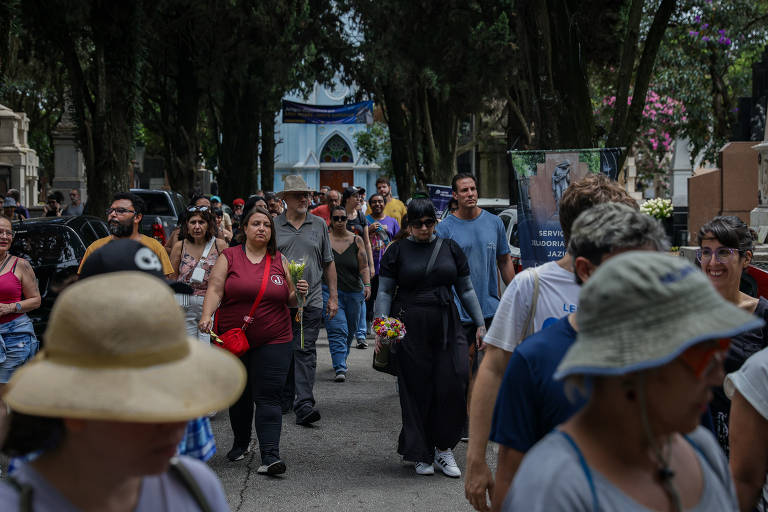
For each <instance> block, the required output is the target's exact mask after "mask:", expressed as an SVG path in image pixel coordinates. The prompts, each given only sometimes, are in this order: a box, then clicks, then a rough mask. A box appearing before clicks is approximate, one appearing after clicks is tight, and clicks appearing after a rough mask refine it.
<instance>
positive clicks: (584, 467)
mask: <svg viewBox="0 0 768 512" xmlns="http://www.w3.org/2000/svg"><path fill="white" fill-rule="evenodd" d="M555 432H557V433H558V434H560V435H561V436H563V437H564V438H565V440H566V441H568V444H570V445H571V448H573V450H574V451H575V452H576V456H577V457H578V458H579V465H580V466H581V470H582V471H583V472H584V476H585V477H586V478H587V483H588V484H589V492H590V493H591V494H592V510H593V511H594V512H600V503H599V502H598V500H597V488H596V487H595V480H594V478H593V477H592V471H591V470H590V469H589V464H587V459H585V458H584V454H583V453H581V449H580V448H579V445H578V444H576V441H574V439H573V438H572V437H571V436H570V435H568V433H566V432H564V431H562V430H555Z"/></svg>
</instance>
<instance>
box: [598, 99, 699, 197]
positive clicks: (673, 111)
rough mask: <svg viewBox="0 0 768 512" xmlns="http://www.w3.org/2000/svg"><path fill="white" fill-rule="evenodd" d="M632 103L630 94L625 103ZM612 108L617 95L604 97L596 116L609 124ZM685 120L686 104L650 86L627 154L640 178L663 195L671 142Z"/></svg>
mask: <svg viewBox="0 0 768 512" xmlns="http://www.w3.org/2000/svg"><path fill="white" fill-rule="evenodd" d="M631 102H632V97H631V96H630V97H629V98H628V99H627V103H631ZM615 108H616V97H615V96H606V97H604V98H603V99H602V102H601V103H600V105H598V107H597V108H596V110H595V115H596V117H597V118H598V119H600V120H601V121H603V123H605V124H608V123H610V122H611V121H612V117H613V112H614V111H615ZM687 120H688V118H687V116H686V110H685V106H684V105H683V103H682V102H681V101H678V100H676V99H675V98H671V97H669V96H662V95H660V94H658V93H657V92H656V91H654V90H653V89H649V91H648V94H646V96H645V106H644V107H643V115H642V120H641V123H640V129H639V130H638V135H637V136H636V138H635V140H634V143H633V144H632V147H631V148H630V153H631V154H632V155H633V156H634V157H635V165H636V167H637V174H638V178H639V179H640V181H642V182H643V183H645V184H647V185H652V186H654V187H656V188H657V190H658V191H659V192H661V193H662V194H665V193H666V192H667V191H668V189H669V175H670V170H671V160H672V159H671V156H672V155H671V153H672V150H673V145H672V144H673V141H674V139H675V138H676V137H677V135H678V134H679V133H680V132H681V130H682V128H683V125H684V123H686V122H687Z"/></svg>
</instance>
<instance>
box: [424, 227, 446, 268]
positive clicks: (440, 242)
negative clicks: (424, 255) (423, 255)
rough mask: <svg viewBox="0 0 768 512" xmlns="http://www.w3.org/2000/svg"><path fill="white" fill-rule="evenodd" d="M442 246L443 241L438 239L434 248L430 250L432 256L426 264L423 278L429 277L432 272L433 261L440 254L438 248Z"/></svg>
mask: <svg viewBox="0 0 768 512" xmlns="http://www.w3.org/2000/svg"><path fill="white" fill-rule="evenodd" d="M442 245H443V239H442V238H440V237H438V238H437V240H436V241H435V247H434V249H432V255H431V256H430V257H429V261H428V262H427V270H426V271H425V272H424V277H429V273H430V272H432V267H434V266H435V260H436V259H437V253H439V252H440V246H442Z"/></svg>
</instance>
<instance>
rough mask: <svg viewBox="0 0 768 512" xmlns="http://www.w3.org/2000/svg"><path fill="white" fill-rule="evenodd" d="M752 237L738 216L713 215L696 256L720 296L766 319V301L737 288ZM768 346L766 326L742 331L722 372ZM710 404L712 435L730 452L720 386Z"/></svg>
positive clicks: (732, 369)
mask: <svg viewBox="0 0 768 512" xmlns="http://www.w3.org/2000/svg"><path fill="white" fill-rule="evenodd" d="M752 249H753V239H752V233H751V232H750V230H749V226H747V225H746V224H744V222H743V221H742V220H741V219H739V218H738V217H731V216H727V217H715V218H714V219H712V220H711V221H709V222H708V223H706V224H704V225H703V226H702V227H701V229H699V250H698V251H697V252H696V257H697V259H698V261H699V264H700V265H701V270H703V271H704V273H705V274H706V275H707V277H708V278H709V280H710V281H711V282H712V285H714V287H715V289H716V290H717V291H718V292H720V295H722V297H723V298H724V299H725V300H727V301H729V302H731V303H733V304H735V305H736V306H738V307H740V308H741V309H743V310H744V311H747V312H748V313H752V314H754V315H755V316H758V317H760V318H762V319H764V320H766V321H768V300H766V299H765V298H763V297H760V298H755V297H750V296H749V295H747V294H746V293H744V292H742V291H740V289H739V288H740V284H741V276H742V274H743V273H744V272H745V271H746V269H747V267H748V266H749V264H750V262H751V261H752ZM766 346H768V325H766V326H763V327H758V328H757V329H753V330H751V331H747V332H744V333H741V334H739V335H737V336H733V337H732V338H731V346H730V348H729V349H728V353H727V355H726V357H725V361H724V362H723V366H724V368H725V373H726V374H727V373H732V372H735V371H736V370H738V369H739V368H741V365H743V364H744V361H746V360H747V359H748V358H749V356H751V355H752V354H754V353H755V352H758V351H760V350H762V349H764V348H765V347H766ZM712 391H713V398H712V401H711V402H710V403H709V410H710V412H711V413H712V421H713V423H714V426H715V434H716V435H717V440H718V441H719V442H720V446H721V447H722V448H723V451H725V455H726V456H728V455H729V451H730V448H729V444H728V438H729V436H728V425H729V423H730V412H731V401H730V399H728V397H726V396H725V391H724V390H723V387H722V386H718V387H716V388H713V390H712Z"/></svg>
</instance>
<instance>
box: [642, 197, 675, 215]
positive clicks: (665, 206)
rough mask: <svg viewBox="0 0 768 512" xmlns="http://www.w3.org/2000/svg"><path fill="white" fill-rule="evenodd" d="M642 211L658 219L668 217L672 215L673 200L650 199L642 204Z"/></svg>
mask: <svg viewBox="0 0 768 512" xmlns="http://www.w3.org/2000/svg"><path fill="white" fill-rule="evenodd" d="M640 211H641V212H643V213H645V214H646V215H650V216H651V217H654V218H656V219H667V218H669V217H671V216H672V201H671V200H670V199H660V198H656V199H649V200H647V201H646V202H644V203H643V204H641V205H640Z"/></svg>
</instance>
